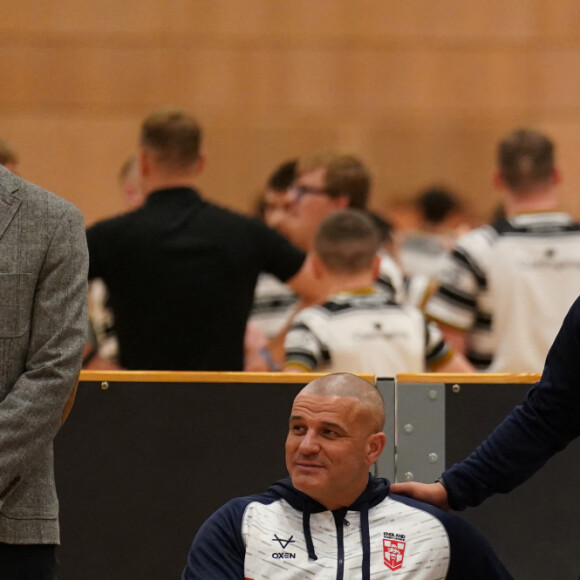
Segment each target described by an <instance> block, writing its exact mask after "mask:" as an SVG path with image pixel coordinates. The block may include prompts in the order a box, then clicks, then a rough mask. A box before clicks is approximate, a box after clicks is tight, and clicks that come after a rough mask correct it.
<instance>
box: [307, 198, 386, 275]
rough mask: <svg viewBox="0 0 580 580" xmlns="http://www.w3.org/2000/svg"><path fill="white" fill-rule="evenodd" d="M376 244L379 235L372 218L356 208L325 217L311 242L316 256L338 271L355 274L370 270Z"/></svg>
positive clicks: (378, 245)
mask: <svg viewBox="0 0 580 580" xmlns="http://www.w3.org/2000/svg"><path fill="white" fill-rule="evenodd" d="M379 247H380V236H379V233H378V231H377V228H376V226H375V225H374V223H373V221H372V220H371V218H370V217H369V216H368V215H367V214H366V213H365V212H363V211H361V210H356V209H348V210H344V211H339V212H336V213H334V214H332V215H330V216H329V217H327V218H326V219H325V220H324V221H323V222H322V223H321V224H320V226H319V228H318V231H317V233H316V238H315V241H314V249H315V251H316V254H317V255H318V257H319V259H320V260H321V261H322V263H323V264H324V265H325V266H326V267H327V268H328V269H329V270H330V271H332V272H336V273H337V274H357V273H359V272H363V271H365V270H368V269H370V268H371V267H372V265H373V262H374V260H375V256H376V255H377V252H378V250H379Z"/></svg>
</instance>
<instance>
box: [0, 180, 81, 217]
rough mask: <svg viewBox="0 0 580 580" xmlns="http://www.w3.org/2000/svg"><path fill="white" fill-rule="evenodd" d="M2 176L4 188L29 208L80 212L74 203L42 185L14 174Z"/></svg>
mask: <svg viewBox="0 0 580 580" xmlns="http://www.w3.org/2000/svg"><path fill="white" fill-rule="evenodd" d="M2 178H3V184H4V186H5V187H4V189H5V190H7V191H8V192H9V193H10V195H12V196H14V198H15V199H17V200H19V201H21V202H23V203H25V204H26V207H28V208H38V209H40V210H44V211H45V212H53V213H62V212H69V213H80V210H79V208H78V207H77V206H76V205H75V204H74V203H72V202H71V201H68V200H67V199H64V198H63V197H61V196H59V195H56V194H55V193H52V192H50V191H48V190H47V189H44V188H43V187H41V186H40V185H36V184H34V183H31V182H30V181H26V180H25V179H23V178H21V177H19V176H17V175H14V174H9V175H8V176H7V175H5V174H3V175H2Z"/></svg>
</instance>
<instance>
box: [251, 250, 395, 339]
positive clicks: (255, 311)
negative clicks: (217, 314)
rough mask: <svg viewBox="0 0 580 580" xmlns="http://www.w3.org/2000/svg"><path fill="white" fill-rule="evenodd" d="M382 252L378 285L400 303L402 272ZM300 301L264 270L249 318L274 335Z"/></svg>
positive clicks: (267, 334)
mask: <svg viewBox="0 0 580 580" xmlns="http://www.w3.org/2000/svg"><path fill="white" fill-rule="evenodd" d="M380 255H381V265H380V270H379V277H378V279H377V281H376V284H375V286H376V288H377V290H381V291H383V292H385V293H387V294H388V295H389V297H390V298H391V299H392V300H394V301H395V302H397V303H399V302H401V301H402V299H403V296H404V281H403V274H402V272H401V270H400V269H399V267H398V266H397V264H396V263H395V261H394V260H393V259H392V258H391V257H390V256H389V255H388V254H386V253H384V252H382V253H381V254H380ZM299 302H300V299H299V297H298V296H297V295H296V294H295V293H294V292H293V291H292V289H291V288H290V286H288V285H287V284H284V283H283V282H280V281H279V280H278V279H277V278H275V277H274V276H272V275H270V274H265V273H262V274H260V276H259V278H258V283H257V285H256V290H255V292H254V304H253V306H252V311H251V313H250V318H249V322H250V323H251V324H253V325H255V326H257V327H258V328H260V330H261V331H262V332H263V333H264V334H265V336H267V337H268V338H272V337H274V336H276V335H277V334H278V333H279V332H280V331H281V330H282V329H283V328H284V326H285V325H286V324H287V323H288V321H289V320H290V317H291V316H292V314H293V313H294V310H296V307H297V306H298V304H299Z"/></svg>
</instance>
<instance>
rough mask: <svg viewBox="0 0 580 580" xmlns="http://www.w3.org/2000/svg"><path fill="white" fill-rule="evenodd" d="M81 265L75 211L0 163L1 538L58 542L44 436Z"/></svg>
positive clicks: (64, 376)
mask: <svg viewBox="0 0 580 580" xmlns="http://www.w3.org/2000/svg"><path fill="white" fill-rule="evenodd" d="M87 269H88V254H87V249H86V237H85V229H84V224H83V218H82V215H81V213H80V211H79V210H78V209H77V208H76V207H75V206H73V205H72V204H71V203H69V202H67V201H65V200H63V199H61V198H59V197H57V196H55V195H53V194H51V193H48V192H47V191H44V190H43V189H41V188H40V187H37V186H35V185H32V184H30V183H28V182H26V181H24V180H22V179H20V178H19V177H16V176H15V175H13V174H12V173H10V172H9V171H7V170H5V169H4V168H3V167H1V166H0V542H5V543H15V544H32V543H44V544H57V543H58V542H59V529H58V501H57V497H56V491H55V483H54V462H53V439H54V437H55V435H56V433H57V431H58V429H59V427H60V424H61V415H62V412H63V407H64V405H65V403H66V401H67V399H68V397H69V395H70V394H71V392H72V389H73V388H74V385H75V383H76V380H77V378H78V373H79V370H80V365H81V356H82V349H83V345H84V343H85V336H86V328H87V320H86V316H87V314H86V306H87V304H86V303H87V291H86V284H87Z"/></svg>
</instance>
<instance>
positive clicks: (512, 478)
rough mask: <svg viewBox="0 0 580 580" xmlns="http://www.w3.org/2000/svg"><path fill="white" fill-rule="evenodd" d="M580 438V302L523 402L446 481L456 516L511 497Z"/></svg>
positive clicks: (573, 310)
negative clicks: (499, 497)
mask: <svg viewBox="0 0 580 580" xmlns="http://www.w3.org/2000/svg"><path fill="white" fill-rule="evenodd" d="M578 435H580V298H578V299H576V301H575V302H574V304H573V305H572V307H571V308H570V310H569V312H568V314H567V315H566V318H565V319H564V322H563V324H562V327H561V329H560V331H559V333H558V335H557V337H556V339H555V340H554V344H553V345H552V347H551V348H550V351H549V353H548V356H547V358H546V364H545V366H544V371H543V373H542V377H541V379H540V381H539V382H538V383H536V384H535V385H534V386H533V387H532V388H531V389H530V390H529V391H528V393H527V395H526V397H525V399H524V401H523V402H522V403H521V404H520V405H518V406H517V407H515V408H514V409H513V410H512V411H511V413H510V414H509V415H508V416H507V417H506V418H505V419H504V420H503V421H502V422H501V423H500V424H499V425H498V426H497V427H496V428H495V429H494V431H492V433H491V434H490V435H489V437H488V438H487V439H486V440H485V441H484V442H483V443H482V444H481V445H480V446H479V447H478V448H477V449H476V450H475V451H474V452H473V453H472V454H471V455H470V456H469V457H467V458H466V459H465V460H463V461H462V462H461V463H458V464H455V465H453V466H452V467H451V468H450V469H448V470H447V471H446V472H445V473H444V474H443V478H444V480H445V484H446V486H447V488H448V494H449V505H450V506H451V507H452V508H453V509H456V510H461V509H464V508H465V507H466V506H476V505H479V504H480V503H481V502H482V501H484V500H485V499H486V498H487V497H489V496H490V495H493V494H494V493H497V492H500V493H506V492H508V491H510V490H512V489H513V488H514V487H516V486H517V485H519V484H520V483H523V482H524V481H525V480H526V479H528V478H529V477H530V476H532V475H533V474H534V473H535V472H536V471H537V470H538V469H539V468H540V467H542V465H544V463H546V461H548V459H550V457H552V456H553V455H554V454H555V453H557V452H558V451H561V450H562V449H564V448H565V447H566V446H567V445H568V443H570V442H571V441H572V440H573V439H575V438H576V437H578Z"/></svg>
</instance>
